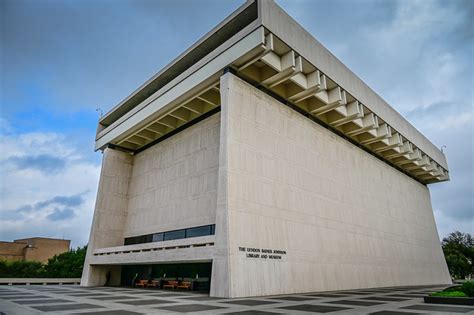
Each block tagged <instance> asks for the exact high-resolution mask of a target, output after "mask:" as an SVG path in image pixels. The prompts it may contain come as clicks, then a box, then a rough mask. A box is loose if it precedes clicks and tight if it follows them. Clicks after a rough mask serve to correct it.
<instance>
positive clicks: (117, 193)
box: [81, 148, 133, 286]
mask: <svg viewBox="0 0 474 315" xmlns="http://www.w3.org/2000/svg"><path fill="white" fill-rule="evenodd" d="M132 169H133V156H132V155H130V154H128V153H124V152H121V151H117V150H112V149H109V148H107V149H105V150H104V153H103V157H102V170H101V174H100V181H99V190H98V192H97V200H96V206H95V211H94V217H93V220H92V228H91V233H90V236H89V243H88V247H87V254H86V261H85V263H84V270H83V272H82V279H81V285H82V286H99V285H104V284H105V281H106V276H107V273H108V272H111V274H112V275H113V276H114V277H113V279H111V280H112V283H115V284H118V283H119V279H120V278H119V271H117V268H116V267H113V266H110V267H99V266H92V265H90V264H89V260H90V257H91V255H92V253H93V251H94V250H95V249H97V248H103V247H112V246H120V245H123V229H124V224H125V220H126V218H127V208H128V198H127V195H128V187H129V183H130V179H131V174H132ZM112 269H113V270H112ZM117 279H118V280H117Z"/></svg>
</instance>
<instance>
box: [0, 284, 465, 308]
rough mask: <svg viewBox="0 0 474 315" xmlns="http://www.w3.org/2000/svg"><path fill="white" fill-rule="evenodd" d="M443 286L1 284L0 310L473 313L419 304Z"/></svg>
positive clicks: (444, 306)
mask: <svg viewBox="0 0 474 315" xmlns="http://www.w3.org/2000/svg"><path fill="white" fill-rule="evenodd" d="M444 287H446V286H443V285H440V286H421V287H420V286H418V287H395V288H376V289H363V290H350V291H332V292H318V293H305V294H295V295H279V296H267V297H256V298H238V299H223V298H214V297H210V296H209V295H208V294H203V293H196V292H193V291H188V292H179V291H173V290H156V289H133V288H124V287H94V288H85V287H80V286H72V285H71V286H51V285H47V286H43V285H31V286H0V314H1V312H3V314H22V315H23V314H24V315H28V314H83V315H85V314H98V315H101V314H102V315H106V314H114V315H140V314H183V313H190V314H246V315H249V314H261V315H265V314H296V315H298V314H300V315H303V314H319V313H330V314H377V315H387V314H398V315H399V314H404V315H407V314H445V315H446V314H474V307H467V306H455V305H449V306H448V305H435V304H425V303H423V299H422V296H424V295H426V294H428V293H429V292H432V291H435V290H437V289H440V288H444Z"/></svg>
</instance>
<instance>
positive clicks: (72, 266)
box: [44, 246, 87, 278]
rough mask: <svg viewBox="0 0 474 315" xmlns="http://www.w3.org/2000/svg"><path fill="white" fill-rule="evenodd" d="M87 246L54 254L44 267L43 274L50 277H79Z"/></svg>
mask: <svg viewBox="0 0 474 315" xmlns="http://www.w3.org/2000/svg"><path fill="white" fill-rule="evenodd" d="M86 251H87V246H84V247H78V248H77V249H75V250H71V251H69V252H65V253H62V254H59V255H56V256H54V257H52V258H50V259H49V260H48V263H47V264H46V266H45V267H44V271H45V276H46V277H51V278H80V277H81V275H82V268H83V267H84V260H85V258H86Z"/></svg>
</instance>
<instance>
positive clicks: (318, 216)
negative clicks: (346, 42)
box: [81, 0, 451, 298]
mask: <svg viewBox="0 0 474 315" xmlns="http://www.w3.org/2000/svg"><path fill="white" fill-rule="evenodd" d="M335 23H336V24H335V25H336V26H337V21H335ZM328 27H333V26H331V25H328ZM347 36H348V38H349V37H350V36H351V34H348V35H347ZM400 49H403V47H400ZM144 53H146V52H144ZM434 66H435V65H434ZM125 75H126V74H125ZM389 75H390V74H389V73H387V76H389ZM406 75H410V74H409V73H407V74H406ZM392 79H393V82H394V84H396V82H397V80H403V79H404V78H403V77H400V78H392ZM422 94H423V91H420V95H422ZM96 149H97V150H101V151H103V153H104V154H103V162H102V173H101V176H100V184H99V190H98V194H97V202H96V208H95V213H94V219H93V223H92V229H91V234H90V240H89V245H88V249H87V256H86V261H85V265H84V272H83V275H82V282H81V285H82V286H102V285H104V284H105V283H107V282H108V283H109V284H111V285H130V284H131V283H133V281H134V279H145V280H146V279H156V280H158V279H159V280H160V281H161V280H162V281H173V282H176V281H177V280H179V281H182V282H187V283H188V282H192V283H193V285H196V286H193V288H194V287H197V288H198V289H201V288H203V287H207V288H208V289H209V290H210V295H211V296H216V297H226V298H229V297H232V298H234V297H247V296H263V295H277V294H289V293H302V292H315V291H329V290H349V289H360V288H372V287H388V286H411V285H429V284H448V283H451V279H450V276H449V272H448V269H447V267H446V262H445V260H444V257H443V252H442V250H441V246H440V242H439V237H438V232H437V230H436V224H435V220H434V216H433V210H432V207H431V198H430V191H429V188H428V184H433V183H438V182H443V181H447V180H449V172H448V163H447V161H446V157H445V156H444V153H443V152H442V151H440V150H439V149H438V148H437V147H436V146H435V145H434V144H432V143H431V142H430V141H429V140H428V139H427V138H426V137H425V136H424V135H423V134H421V133H420V132H419V131H418V130H417V129H416V128H415V127H414V126H412V125H411V124H410V123H409V122H408V121H407V120H405V118H403V117H402V116H401V115H400V114H399V113H397V112H396V111H395V110H394V109H393V108H392V107H390V105H389V104H387V103H386V102H385V101H384V100H383V99H382V98H381V97H380V96H378V95H377V94H376V93H375V92H374V91H373V90H372V89H370V87H368V86H367V85H366V84H365V83H364V82H362V80H361V79H359V78H358V77H357V76H356V75H355V74H354V73H353V72H352V71H350V70H349V69H348V68H347V67H346V66H345V65H344V64H343V63H342V62H340V61H339V60H338V59H337V58H336V57H335V56H334V55H332V54H331V53H330V52H329V51H328V50H327V49H326V48H324V47H323V46H322V45H321V44H320V43H319V42H318V41H316V40H315V39H314V38H313V37H312V36H311V35H310V34H309V33H308V32H307V31H306V30H304V29H303V28H302V27H301V26H300V25H299V24H298V23H297V22H296V21H295V20H293V19H292V18H291V17H290V16H288V15H287V14H286V13H285V12H284V11H283V10H282V9H281V8H280V7H279V6H278V5H276V4H275V3H274V2H273V1H269V0H258V1H247V2H246V3H245V4H244V5H242V6H241V7H240V8H239V9H238V10H237V11H235V12H234V13H232V14H231V15H230V16H229V17H228V18H227V19H225V20H224V21H223V22H222V23H221V24H219V25H218V26H217V27H216V28H214V29H213V30H212V31H211V32H209V33H208V34H207V35H206V36H204V38H202V39H201V40H200V41H198V42H197V43H196V44H194V45H193V46H192V47H191V48H190V49H188V50H187V51H186V52H184V53H183V54H182V55H180V56H179V57H178V58H176V59H175V60H174V61H173V62H172V63H171V64H169V65H168V66H167V67H165V68H164V69H163V70H162V71H161V72H159V73H158V74H157V75H155V76H154V77H153V78H151V79H150V80H149V81H148V82H147V83H145V84H144V85H142V86H141V87H140V88H139V89H137V90H136V92H135V93H133V94H132V95H130V96H129V97H128V98H126V99H125V100H124V101H123V102H121V103H120V104H119V105H117V106H116V107H115V108H113V109H112V110H111V111H110V112H108V113H107V114H105V115H104V116H103V117H101V118H100V121H99V126H98V130H97V137H96ZM145 280H142V281H145ZM204 282H206V283H207V284H206V283H204ZM168 285H170V283H168Z"/></svg>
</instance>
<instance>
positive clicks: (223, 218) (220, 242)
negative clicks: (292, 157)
mask: <svg viewBox="0 0 474 315" xmlns="http://www.w3.org/2000/svg"><path fill="white" fill-rule="evenodd" d="M228 80H229V76H227V75H224V76H222V77H221V82H220V84H221V85H220V92H221V119H220V133H219V135H220V136H219V155H218V163H219V166H218V173H217V204H216V231H215V235H216V237H215V240H216V241H215V243H214V258H213V260H212V276H211V291H210V296H216V297H228V296H229V295H230V281H231V277H230V269H229V268H230V262H229V227H228V225H229V216H228V209H229V206H228V202H227V197H228V185H227V184H228V181H227V176H228V169H227V164H228V156H229V146H228V137H229V134H228V133H229V129H230V128H229V120H228V118H229V113H228V110H229V107H228V106H227V103H228V102H229V99H228V97H229V88H228V84H229V82H228Z"/></svg>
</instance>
